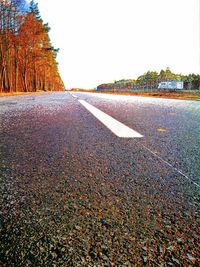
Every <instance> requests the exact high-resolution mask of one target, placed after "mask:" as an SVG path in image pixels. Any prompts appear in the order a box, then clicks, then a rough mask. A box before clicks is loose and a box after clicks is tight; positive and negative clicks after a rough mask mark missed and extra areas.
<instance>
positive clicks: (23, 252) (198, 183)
mask: <svg viewBox="0 0 200 267" xmlns="http://www.w3.org/2000/svg"><path fill="white" fill-rule="evenodd" d="M89 108H90V109H91V110H88V109H89ZM97 109H98V110H97ZM99 110H100V111H101V112H100V111H99ZM91 112H93V113H91ZM95 112H97V113H98V114H99V113H100V114H101V115H102V116H103V118H104V119H105V118H106V119H107V121H109V123H110V121H112V124H115V123H118V122H120V123H122V124H123V125H124V126H125V129H126V130H125V132H126V133H127V131H128V130H127V128H126V127H128V129H130V130H131V133H132V137H119V136H118V135H117V133H114V132H113V131H114V130H113V131H112V129H109V128H108V125H107V126H105V125H104V124H103V123H102V121H100V120H104V119H100V120H99V118H97V117H95V116H94V113H95ZM102 112H103V114H102ZM105 114H106V115H105ZM110 116H111V117H112V118H113V119H115V120H117V122H116V121H114V122H113V120H112V119H111V118H110ZM0 119H1V120H0V126H1V128H0V129H1V131H0V140H1V143H0V158H1V162H0V203H1V213H0V226H1V229H0V230H1V233H0V265H1V266H198V264H199V255H200V247H199V244H200V242H199V241H200V240H199V237H200V235H199V232H200V231H199V230H200V229H199V214H200V213H199V203H200V195H199V193H200V102H198V101H183V100H167V99H158V98H144V97H134V96H116V95H104V94H97V93H96V94H95V93H94V94H93V93H77V92H73V93H69V92H56V93H45V94H31V95H27V96H14V97H2V98H0ZM116 125H119V124H116ZM112 127H113V126H112ZM135 133H136V136H135V135H134V134H135Z"/></svg>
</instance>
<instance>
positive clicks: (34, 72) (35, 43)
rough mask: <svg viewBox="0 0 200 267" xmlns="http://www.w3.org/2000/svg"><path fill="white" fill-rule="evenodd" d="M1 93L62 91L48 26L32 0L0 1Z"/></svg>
mask: <svg viewBox="0 0 200 267" xmlns="http://www.w3.org/2000/svg"><path fill="white" fill-rule="evenodd" d="M0 18H1V19H0V63H1V64H0V91H1V92H11V91H19V90H20V91H25V92H27V91H36V90H56V89H63V88H64V85H63V82H62V80H61V77H60V75H59V72H58V68H57V62H56V55H57V52H58V49H54V48H53V47H52V45H51V43H50V39H49V36H48V32H49V30H50V28H49V27H48V24H43V21H42V19H41V16H40V13H39V9H38V5H37V4H35V3H34V1H33V0H32V1H31V2H30V6H27V3H26V1H25V0H0Z"/></svg>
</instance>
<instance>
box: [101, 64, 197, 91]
mask: <svg viewBox="0 0 200 267" xmlns="http://www.w3.org/2000/svg"><path fill="white" fill-rule="evenodd" d="M171 80H174V81H183V83H184V89H185V90H200V75H199V74H194V73H193V74H189V75H182V74H176V73H173V72H172V71H171V70H170V68H167V69H166V70H161V71H160V73H158V72H156V71H147V72H146V73H144V74H143V75H141V76H139V77H138V78H136V79H128V80H127V79H122V80H119V81H114V82H113V83H105V84H101V85H99V86H97V90H98V91H135V92H140V91H142V92H145V91H147V92H148V93H149V92H151V91H158V84H159V83H160V82H163V81H171ZM190 93H191V92H190Z"/></svg>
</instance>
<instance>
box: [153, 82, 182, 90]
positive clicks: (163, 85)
mask: <svg viewBox="0 0 200 267" xmlns="http://www.w3.org/2000/svg"><path fill="white" fill-rule="evenodd" d="M158 89H168V90H176V89H178V90H181V89H183V82H182V81H165V82H160V83H159V84H158Z"/></svg>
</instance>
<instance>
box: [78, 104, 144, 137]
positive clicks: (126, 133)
mask: <svg viewBox="0 0 200 267" xmlns="http://www.w3.org/2000/svg"><path fill="white" fill-rule="evenodd" d="M78 101H79V102H80V103H81V104H82V105H83V106H84V107H85V108H86V109H87V110H88V111H89V112H91V113H92V114H93V115H94V116H95V117H96V118H97V119H98V120H99V121H100V122H102V123H103V124H104V125H105V126H106V127H107V128H108V129H109V130H110V131H111V132H113V133H114V134H115V135H116V136H118V137H123V138H141V137H143V136H142V135H141V134H139V133H138V132H136V131H134V130H133V129H131V128H129V127H128V126H126V125H124V124H123V123H121V122H119V121H117V120H116V119H114V118H112V117H111V116H109V115H108V114H106V113H104V112H103V111H101V110H99V109H98V108H95V107H94V106H92V105H90V104H89V103H87V102H86V101H84V100H78Z"/></svg>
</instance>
